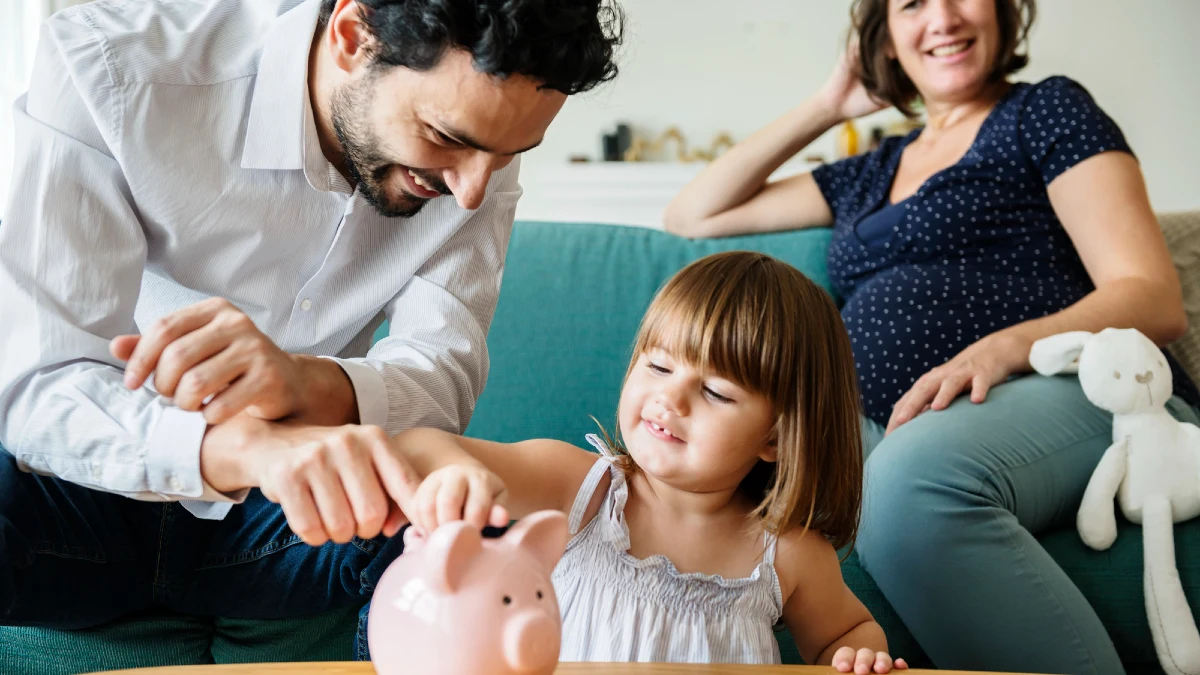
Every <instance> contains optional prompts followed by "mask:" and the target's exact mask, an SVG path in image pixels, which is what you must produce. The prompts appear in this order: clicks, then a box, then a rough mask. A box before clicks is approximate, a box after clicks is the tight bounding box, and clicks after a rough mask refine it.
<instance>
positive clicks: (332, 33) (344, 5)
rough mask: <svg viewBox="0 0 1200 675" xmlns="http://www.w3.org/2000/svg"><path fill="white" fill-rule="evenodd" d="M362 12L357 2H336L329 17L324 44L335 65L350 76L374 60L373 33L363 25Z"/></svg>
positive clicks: (350, 0) (351, 0)
mask: <svg viewBox="0 0 1200 675" xmlns="http://www.w3.org/2000/svg"><path fill="white" fill-rule="evenodd" d="M363 11H364V10H363V8H362V7H360V6H359V4H358V3H357V2H355V1H354V0H337V2H336V3H335V4H334V6H333V13H332V14H330V15H329V25H328V26H327V27H326V31H327V33H326V36H325V39H324V44H325V46H326V47H327V48H328V49H329V55H330V56H331V57H332V59H333V62H334V64H335V65H337V67H338V68H340V69H341V70H343V71H345V72H347V73H349V72H352V71H353V70H355V69H356V68H359V67H361V66H363V65H365V64H366V62H367V61H369V60H370V58H371V55H370V49H369V47H370V43H371V32H370V31H369V30H368V29H367V25H366V24H365V23H364V22H363V16H362V13H363Z"/></svg>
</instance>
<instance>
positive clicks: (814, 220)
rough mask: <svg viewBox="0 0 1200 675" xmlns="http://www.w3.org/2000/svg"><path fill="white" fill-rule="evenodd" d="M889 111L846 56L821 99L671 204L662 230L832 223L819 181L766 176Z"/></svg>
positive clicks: (717, 165) (706, 233) (746, 144)
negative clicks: (836, 129) (825, 138)
mask: <svg viewBox="0 0 1200 675" xmlns="http://www.w3.org/2000/svg"><path fill="white" fill-rule="evenodd" d="M853 52H854V50H850V51H849V52H848V53H853ZM882 107H883V106H882V104H880V103H879V102H878V101H875V100H874V99H872V98H871V97H870V96H869V95H867V93H866V90H865V89H864V88H863V86H862V82H860V81H859V80H858V79H857V78H855V77H854V76H853V68H852V67H851V64H850V62H849V61H848V60H847V57H846V56H843V57H842V60H841V62H840V63H839V64H838V67H837V68H836V69H835V70H834V72H833V74H832V75H831V76H830V78H829V81H828V82H826V83H825V86H824V87H822V88H821V91H819V92H818V93H817V94H816V95H815V96H813V97H812V98H810V99H809V100H807V101H805V102H804V103H802V104H800V105H799V106H797V107H796V108H794V109H793V110H791V111H790V112H788V113H787V114H786V115H784V116H783V117H780V118H779V119H777V120H775V121H774V122H772V123H771V124H769V125H768V126H766V127H765V128H763V129H761V130H759V131H758V132H756V133H755V134H754V135H752V136H750V137H749V138H747V139H746V140H744V141H742V142H741V143H738V144H737V145H736V146H734V147H733V148H731V149H730V150H729V151H728V152H726V153H725V154H723V155H721V156H720V157H719V158H717V160H716V161H714V162H713V163H712V164H711V165H710V166H709V167H708V168H707V169H705V170H704V171H703V172H702V173H701V174H700V175H699V176H697V177H696V178H695V179H694V180H693V181H692V182H691V183H689V184H688V185H687V187H685V188H684V189H683V190H682V191H680V193H679V194H678V195H677V196H676V197H675V199H673V200H672V201H671V203H670V205H668V206H667V210H666V212H665V213H664V214H663V224H664V225H665V227H666V229H667V231H668V232H673V233H675V234H680V235H683V236H686V237H713V236H724V235H731V234H745V233H750V232H766V231H773V230H787V229H795V228H801V227H814V226H822V225H829V224H831V223H832V222H833V213H832V212H830V209H829V205H828V204H827V203H826V202H825V197H824V195H822V194H821V191H820V189H819V188H818V187H817V183H816V181H815V180H813V177H812V175H810V174H808V173H804V174H801V175H799V176H792V177H790V178H786V179H784V180H780V181H776V182H774V183H767V178H768V177H770V175H771V174H772V173H774V172H775V170H776V169H778V168H779V167H780V166H781V165H782V164H783V163H784V162H786V161H787V160H788V159H790V158H791V157H793V156H794V155H795V154H796V153H798V152H800V151H801V150H803V149H804V148H805V147H807V146H808V145H809V144H810V143H812V142H813V141H814V140H816V138H817V137H818V136H820V135H821V134H823V133H825V132H826V131H828V130H829V129H830V128H832V127H833V126H834V125H836V124H838V123H839V122H841V121H842V120H845V119H852V118H855V117H860V116H862V115H866V114H868V113H871V112H875V111H877V110H880V109H882Z"/></svg>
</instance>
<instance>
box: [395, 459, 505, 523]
mask: <svg viewBox="0 0 1200 675" xmlns="http://www.w3.org/2000/svg"><path fill="white" fill-rule="evenodd" d="M504 491H505V488H504V483H502V482H501V481H500V479H499V478H498V477H497V476H496V474H494V473H492V472H491V471H488V470H487V469H485V468H484V467H482V466H477V465H471V464H452V465H450V466H446V467H442V468H441V469H438V470H436V471H434V472H432V473H430V474H429V475H428V476H426V477H425V480H423V481H421V486H420V487H419V488H417V494H416V496H415V497H414V498H413V500H412V506H411V507H410V509H409V510H410V511H411V513H408V514H407V515H408V519H409V521H410V522H412V525H413V528H414V529H416V530H417V532H418V533H419V534H429V533H431V532H433V531H434V530H435V529H437V527H438V526H439V525H441V524H443V523H449V522H453V521H456V520H465V521H467V522H468V523H470V524H472V525H474V526H476V527H478V528H479V529H481V530H482V529H483V528H484V527H486V526H488V525H490V526H492V527H504V526H505V525H508V511H507V510H506V509H505V508H504V507H503V506H501V505H500V504H499V503H498V502H499V501H500V500H501V499H502V498H503V497H504Z"/></svg>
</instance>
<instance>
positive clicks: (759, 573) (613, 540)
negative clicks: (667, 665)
mask: <svg viewBox="0 0 1200 675" xmlns="http://www.w3.org/2000/svg"><path fill="white" fill-rule="evenodd" d="M587 440H588V442H589V443H591V444H592V445H593V446H595V447H596V449H598V450H599V451H600V453H601V457H600V458H599V459H598V460H597V461H596V464H595V466H593V467H592V470H591V471H590V472H589V473H588V475H587V478H586V479H585V480H584V482H583V485H582V486H581V487H580V488H579V493H578V495H577V496H576V498H575V503H574V506H573V507H572V509H571V513H570V514H569V517H568V522H569V526H570V531H571V535H572V537H571V540H570V542H569V543H568V544H567V549H566V552H565V553H564V554H563V557H562V559H561V561H560V562H559V563H558V565H557V566H556V567H555V569H554V573H553V575H552V580H553V583H554V591H555V593H556V594H557V596H558V602H559V606H560V607H561V610H562V617H563V634H562V651H561V653H560V657H559V658H560V660H562V661H612V662H622V661H656V662H664V661H674V662H687V663H765V664H773V663H779V643H778V642H777V641H776V639H775V633H774V626H775V625H776V624H777V623H778V621H779V618H780V616H782V613H783V598H782V591H781V590H780V587H779V577H778V576H777V575H776V573H775V564H774V562H775V545H776V538H775V537H774V536H772V535H770V534H769V533H768V534H767V535H765V539H764V553H763V559H762V561H761V562H760V563H759V564H758V566H757V567H755V568H754V571H753V572H752V573H751V574H750V576H748V577H743V578H740V579H725V578H723V577H721V576H719V575H710V574H701V573H690V574H683V573H681V572H679V571H678V570H677V569H676V568H675V565H674V564H672V563H671V561H670V560H668V559H667V558H666V557H665V556H661V555H656V556H651V557H649V558H646V559H644V560H639V559H637V558H634V557H633V556H631V555H630V554H629V552H628V551H629V528H628V527H627V526H626V524H625V517H624V512H625V503H626V501H627V500H628V497H629V487H628V485H627V483H626V482H625V474H624V473H623V472H622V470H621V469H620V468H619V467H617V466H616V465H615V464H614V463H613V460H614V454H613V452H612V451H611V450H610V449H609V448H608V446H607V445H605V444H604V442H603V441H601V440H600V439H599V438H598V437H597V436H595V435H593V434H589V435H588V437H587ZM606 472H607V473H608V474H609V475H610V476H611V477H612V481H611V484H610V486H609V489H608V493H607V494H606V495H605V497H604V502H603V504H602V505H601V507H600V511H599V512H598V513H597V514H596V517H595V518H593V519H592V521H591V522H589V523H587V524H586V526H584V524H583V523H582V522H581V521H582V520H583V516H584V512H585V511H586V510H587V506H588V504H589V503H590V502H591V500H592V497H593V495H594V494H595V491H596V488H597V486H598V485H599V483H600V481H601V480H602V479H603V477H604V474H605V473H606ZM581 526H582V529H580V528H581Z"/></svg>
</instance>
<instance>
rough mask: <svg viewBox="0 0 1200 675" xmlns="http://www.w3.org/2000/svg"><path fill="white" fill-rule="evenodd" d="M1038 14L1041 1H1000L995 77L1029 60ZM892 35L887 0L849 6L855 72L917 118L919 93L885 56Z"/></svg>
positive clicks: (869, 89)
mask: <svg viewBox="0 0 1200 675" xmlns="http://www.w3.org/2000/svg"><path fill="white" fill-rule="evenodd" d="M1036 18H1037V0H996V20H997V21H998V22H999V24H1000V52H999V54H998V55H997V57H996V63H995V64H994V65H993V68H992V74H991V80H992V81H998V80H1002V79H1004V78H1006V77H1008V76H1009V75H1011V74H1013V73H1015V72H1017V71H1019V70H1021V69H1022V68H1024V67H1025V66H1027V65H1029V49H1028V44H1027V41H1028V38H1029V29H1030V28H1031V27H1032V26H1033V22H1034V19H1036ZM891 39H892V36H891V33H890V32H889V31H888V0H854V3H853V4H852V5H851V6H850V34H849V36H848V39H847V48H848V49H850V48H853V45H854V44H855V41H857V43H858V59H857V62H858V67H857V71H856V72H855V75H857V76H858V78H859V79H860V80H862V82H863V85H864V86H866V88H867V92H869V93H870V94H871V95H872V96H874V97H875V98H876V99H878V100H880V101H884V102H887V103H890V104H892V105H894V106H896V108H897V109H898V110H899V111H900V112H902V113H904V114H905V115H907V116H908V117H915V116H916V112H915V111H914V110H913V104H914V103H915V102H916V101H917V100H918V99H919V98H920V92H918V91H917V87H916V85H914V84H913V81H912V80H911V79H909V77H908V75H907V74H905V72H904V69H903V68H901V67H900V62H899V61H898V60H896V59H893V58H890V57H889V56H888V55H887V47H888V44H889V43H890V42H891ZM1022 47H1024V52H1023V53H1022V52H1021V50H1022Z"/></svg>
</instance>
